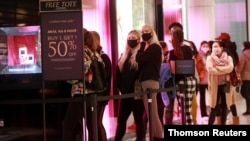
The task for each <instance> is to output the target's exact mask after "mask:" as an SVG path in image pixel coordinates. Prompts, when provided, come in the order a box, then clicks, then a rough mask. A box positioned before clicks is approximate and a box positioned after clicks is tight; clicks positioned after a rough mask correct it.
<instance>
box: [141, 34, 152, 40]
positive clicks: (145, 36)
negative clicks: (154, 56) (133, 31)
mask: <svg viewBox="0 0 250 141" xmlns="http://www.w3.org/2000/svg"><path fill="white" fill-rule="evenodd" d="M141 37H142V39H143V41H148V40H149V39H150V38H151V37H152V35H151V33H143V34H142V35H141Z"/></svg>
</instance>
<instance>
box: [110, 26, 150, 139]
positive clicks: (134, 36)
mask: <svg viewBox="0 0 250 141" xmlns="http://www.w3.org/2000/svg"><path fill="white" fill-rule="evenodd" d="M139 48H140V33H139V32H138V31H136V30H132V31H130V32H129V34H128V37H127V44H126V47H125V50H124V52H123V53H122V55H121V57H120V59H119V62H118V65H117V71H116V84H117V87H118V89H119V91H120V92H121V94H126V93H127V94H128V93H134V86H135V85H134V84H135V80H136V79H138V74H139V69H138V63H137V62H136V60H135V56H136V53H137V51H138V49H139ZM131 112H133V115H134V120H135V124H136V127H139V128H136V141H144V140H145V134H146V133H145V132H144V127H145V126H144V122H143V116H144V112H145V108H144V104H143V99H142V98H125V99H121V100H120V105H119V113H118V117H117V128H116V134H115V140H114V141H121V140H122V138H123V136H124V134H125V132H126V123H127V120H128V117H129V115H130V113H131Z"/></svg>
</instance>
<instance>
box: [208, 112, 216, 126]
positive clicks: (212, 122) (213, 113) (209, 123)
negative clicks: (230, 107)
mask: <svg viewBox="0 0 250 141" xmlns="http://www.w3.org/2000/svg"><path fill="white" fill-rule="evenodd" d="M216 115H217V111H216V109H214V108H211V112H210V114H209V118H208V125H213V124H214V121H215V117H216Z"/></svg>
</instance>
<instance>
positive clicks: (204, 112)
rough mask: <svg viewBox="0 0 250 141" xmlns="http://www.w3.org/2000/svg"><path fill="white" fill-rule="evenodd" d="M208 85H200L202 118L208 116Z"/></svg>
mask: <svg viewBox="0 0 250 141" xmlns="http://www.w3.org/2000/svg"><path fill="white" fill-rule="evenodd" d="M207 87H208V85H207V84H200V85H199V92H200V112H201V117H205V116H207V108H206V89H207Z"/></svg>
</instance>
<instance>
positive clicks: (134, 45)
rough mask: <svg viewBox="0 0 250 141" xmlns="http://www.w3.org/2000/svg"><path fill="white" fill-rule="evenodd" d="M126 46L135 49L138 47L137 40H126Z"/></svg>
mask: <svg viewBox="0 0 250 141" xmlns="http://www.w3.org/2000/svg"><path fill="white" fill-rule="evenodd" d="M127 43H128V45H129V46H130V48H135V47H136V46H137V45H138V42H137V40H127Z"/></svg>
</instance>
